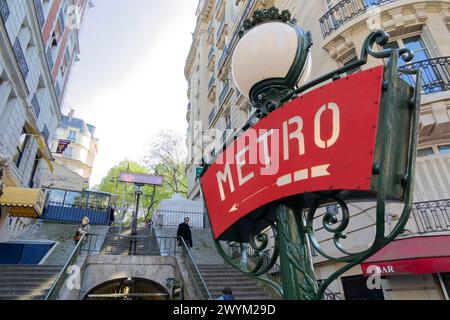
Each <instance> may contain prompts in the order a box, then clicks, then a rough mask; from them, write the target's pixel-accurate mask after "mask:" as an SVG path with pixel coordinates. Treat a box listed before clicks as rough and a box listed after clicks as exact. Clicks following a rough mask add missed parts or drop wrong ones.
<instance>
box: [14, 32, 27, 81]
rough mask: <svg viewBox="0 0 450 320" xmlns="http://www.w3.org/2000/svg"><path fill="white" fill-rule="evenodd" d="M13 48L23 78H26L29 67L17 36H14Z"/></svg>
mask: <svg viewBox="0 0 450 320" xmlns="http://www.w3.org/2000/svg"><path fill="white" fill-rule="evenodd" d="M13 50H14V55H15V56H16V60H17V64H18V65H19V68H20V72H21V73H22V76H23V79H24V80H26V79H27V77H28V74H29V72H30V69H29V68H28V64H27V59H26V58H25V54H24V52H23V50H22V45H21V44H20V41H19V38H16V40H15V41H14V45H13Z"/></svg>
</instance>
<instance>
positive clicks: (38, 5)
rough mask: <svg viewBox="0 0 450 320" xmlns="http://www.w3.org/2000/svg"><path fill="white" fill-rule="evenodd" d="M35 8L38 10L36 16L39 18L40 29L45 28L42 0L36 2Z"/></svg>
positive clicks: (35, 0)
mask: <svg viewBox="0 0 450 320" xmlns="http://www.w3.org/2000/svg"><path fill="white" fill-rule="evenodd" d="M34 6H35V8H36V14H37V17H38V22H39V27H40V28H41V30H42V28H43V27H44V24H45V16H44V9H43V8H42V2H41V0H34Z"/></svg>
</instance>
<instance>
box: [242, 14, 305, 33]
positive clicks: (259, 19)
mask: <svg viewBox="0 0 450 320" xmlns="http://www.w3.org/2000/svg"><path fill="white" fill-rule="evenodd" d="M268 21H280V22H284V23H289V24H291V25H295V24H297V20H296V19H292V14H291V12H290V11H289V10H283V11H281V13H280V10H279V9H278V8H276V7H270V8H268V9H261V10H256V11H255V12H254V13H253V15H252V18H251V19H246V20H245V21H244V23H243V26H242V29H241V30H240V32H239V37H241V38H242V37H243V36H244V34H245V33H246V32H247V31H249V30H250V29H252V28H254V27H255V26H257V25H259V24H261V23H264V22H268Z"/></svg>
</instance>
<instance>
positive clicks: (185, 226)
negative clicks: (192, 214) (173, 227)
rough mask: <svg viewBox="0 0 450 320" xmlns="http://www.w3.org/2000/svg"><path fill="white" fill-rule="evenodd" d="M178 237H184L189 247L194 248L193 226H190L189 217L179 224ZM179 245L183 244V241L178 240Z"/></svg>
mask: <svg viewBox="0 0 450 320" xmlns="http://www.w3.org/2000/svg"><path fill="white" fill-rule="evenodd" d="M177 237H180V238H183V239H184V242H186V245H187V246H188V247H189V248H192V246H193V243H192V233H191V227H190V226H189V218H188V217H186V218H184V222H183V223H181V224H180V225H179V226H178V231H177ZM178 245H179V246H181V241H180V240H178Z"/></svg>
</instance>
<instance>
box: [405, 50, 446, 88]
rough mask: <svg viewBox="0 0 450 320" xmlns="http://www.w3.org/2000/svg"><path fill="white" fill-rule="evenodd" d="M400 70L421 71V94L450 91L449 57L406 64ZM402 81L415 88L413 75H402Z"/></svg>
mask: <svg viewBox="0 0 450 320" xmlns="http://www.w3.org/2000/svg"><path fill="white" fill-rule="evenodd" d="M400 69H405V70H408V69H421V70H422V86H423V87H422V90H423V94H431V93H435V92H442V91H448V90H450V57H440V58H433V59H429V60H423V61H419V62H414V63H410V64H407V65H405V66H403V67H401V68H400ZM402 78H403V80H405V81H406V82H407V83H409V84H410V85H412V86H415V77H414V76H413V75H402Z"/></svg>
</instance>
